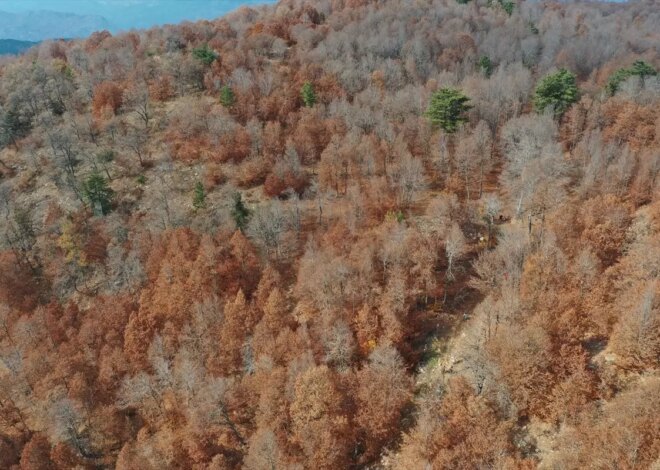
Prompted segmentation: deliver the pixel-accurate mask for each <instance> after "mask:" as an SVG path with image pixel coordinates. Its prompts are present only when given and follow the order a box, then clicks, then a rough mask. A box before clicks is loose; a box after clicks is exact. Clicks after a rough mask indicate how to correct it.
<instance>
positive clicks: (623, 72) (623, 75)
mask: <svg viewBox="0 0 660 470" xmlns="http://www.w3.org/2000/svg"><path fill="white" fill-rule="evenodd" d="M657 73H658V72H657V71H656V70H655V69H654V68H653V67H651V66H650V65H649V64H647V63H646V62H644V61H643V60H638V61H636V62H635V63H633V64H632V66H631V67H629V68H627V69H626V68H624V69H619V70H617V71H616V72H614V73H613V74H612V76H611V77H610V79H609V80H608V81H607V85H606V86H605V88H606V89H607V92H608V93H609V95H610V96H614V95H615V94H616V92H617V91H619V87H620V86H621V84H622V83H623V82H625V81H626V80H627V79H628V78H629V77H632V76H637V77H641V78H642V79H644V78H646V77H652V76H655V75H657Z"/></svg>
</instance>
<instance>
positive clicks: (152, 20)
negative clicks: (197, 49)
mask: <svg viewBox="0 0 660 470" xmlns="http://www.w3.org/2000/svg"><path fill="white" fill-rule="evenodd" d="M274 1H275V0H0V10H4V11H8V12H11V13H13V14H17V13H18V14H26V13H30V14H32V13H31V12H36V11H39V10H42V9H43V8H44V6H45V5H47V8H48V10H49V11H58V12H72V13H75V14H76V15H91V16H93V17H96V19H98V17H103V18H104V19H105V20H107V22H108V23H109V27H108V26H107V25H101V24H96V23H94V22H92V23H91V24H88V21H89V20H88V19H85V20H83V21H78V20H76V21H75V22H73V23H71V22H69V23H68V25H65V24H63V25H61V27H60V28H59V30H60V31H58V32H59V34H56V35H55V36H64V37H74V36H86V35H87V34H88V33H89V32H91V31H93V30H98V29H108V30H109V31H111V32H112V33H116V32H118V31H125V30H129V29H133V28H150V27H152V26H157V25H162V24H167V23H170V24H175V23H179V22H181V21H186V20H189V21H196V20H200V19H212V18H217V17H219V16H222V15H225V14H227V13H229V12H230V11H232V10H235V9H237V8H239V7H241V6H256V5H259V4H264V3H273V2H274ZM0 16H1V17H0V25H1V24H5V23H6V24H13V23H14V21H15V20H13V19H7V18H5V16H6V13H3V12H0ZM78 24H80V28H79V31H80V32H79V33H78V34H74V32H73V31H72V32H71V33H69V31H65V32H64V33H63V32H61V30H63V29H65V28H66V27H67V26H69V27H75V26H76V25H78ZM21 28H22V26H16V27H15V28H14V30H19V31H20V30H21ZM36 32H37V36H39V37H35V36H32V39H47V38H50V37H52V36H53V33H52V32H51V31H44V32H41V31H36ZM0 37H4V38H9V37H10V38H16V39H30V38H23V37H17V36H8V35H6V34H4V31H2V26H0Z"/></svg>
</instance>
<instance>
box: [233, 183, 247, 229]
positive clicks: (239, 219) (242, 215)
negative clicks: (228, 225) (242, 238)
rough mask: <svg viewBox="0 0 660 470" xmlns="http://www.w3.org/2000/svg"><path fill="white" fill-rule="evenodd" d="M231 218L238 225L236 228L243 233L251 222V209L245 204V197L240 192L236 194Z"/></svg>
mask: <svg viewBox="0 0 660 470" xmlns="http://www.w3.org/2000/svg"><path fill="white" fill-rule="evenodd" d="M231 216H232V218H233V219H234V222H235V223H236V227H237V228H238V229H239V230H240V231H241V232H243V231H244V230H245V227H247V223H248V221H249V220H250V209H248V208H247V206H246V205H245V203H244V202H243V197H242V196H241V193H239V192H236V193H234V206H233V207H232V209H231Z"/></svg>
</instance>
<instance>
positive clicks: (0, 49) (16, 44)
mask: <svg viewBox="0 0 660 470" xmlns="http://www.w3.org/2000/svg"><path fill="white" fill-rule="evenodd" d="M36 44H39V43H38V42H34V41H18V40H16V39H0V55H7V54H20V53H22V52H25V51H26V50H28V49H29V48H31V47H32V46H34V45H36Z"/></svg>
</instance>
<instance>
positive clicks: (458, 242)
mask: <svg viewBox="0 0 660 470" xmlns="http://www.w3.org/2000/svg"><path fill="white" fill-rule="evenodd" d="M465 248H466V247H465V237H464V236H463V232H462V231H461V228H460V227H459V226H458V224H457V223H454V224H452V226H451V229H450V230H449V233H448V234H447V240H446V241H445V253H446V255H447V279H449V280H450V281H451V280H453V279H454V272H453V270H452V268H453V266H454V262H455V261H456V259H457V258H459V257H460V256H461V255H463V254H464V253H465Z"/></svg>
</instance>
